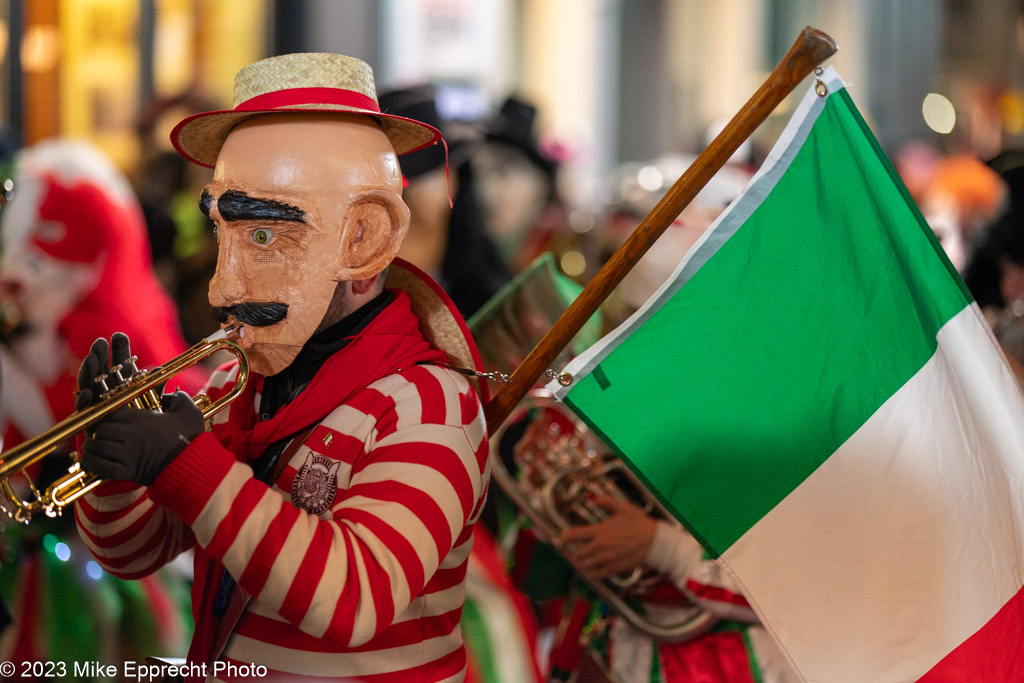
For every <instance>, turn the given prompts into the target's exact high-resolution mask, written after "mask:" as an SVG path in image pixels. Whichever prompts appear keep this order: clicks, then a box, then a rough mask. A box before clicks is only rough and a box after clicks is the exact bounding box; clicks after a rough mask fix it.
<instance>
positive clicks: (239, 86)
mask: <svg viewBox="0 0 1024 683" xmlns="http://www.w3.org/2000/svg"><path fill="white" fill-rule="evenodd" d="M233 105H234V108H233V109H227V110H219V111H208V112H202V113H199V114H193V115H192V116H189V117H188V118H186V119H184V120H183V121H181V122H180V123H179V124H178V125H177V126H175V127H174V130H173V131H171V143H172V144H173V145H174V148H175V149H176V150H178V153H179V154H181V155H182V156H183V157H185V158H186V159H188V160H189V161H194V162H195V163H197V164H200V165H202V166H210V167H212V166H213V165H214V163H215V162H216V161H217V155H218V154H219V153H220V148H221V146H222V145H223V144H224V140H225V139H226V138H227V136H228V133H230V132H231V129H232V128H234V127H235V126H237V125H238V124H239V123H241V122H242V121H245V120H246V119H250V118H253V117H255V116H262V115H266V114H275V113H278V114H279V113H285V112H334V113H351V114H366V115H369V116H372V117H374V118H376V119H377V120H378V121H379V122H380V124H381V127H382V128H383V130H384V133H385V135H387V136H388V139H389V140H391V144H392V145H394V148H395V153H396V154H406V153H408V152H414V151H416V150H418V149H423V148H424V147H427V146H429V145H432V144H434V143H436V142H438V141H439V140H440V139H441V133H440V131H438V130H437V129H436V128H434V127H433V126H429V125H427V124H425V123H422V122H420V121H415V120H413V119H409V118H405V117H403V116H395V115H393V114H388V113H385V112H381V110H380V106H379V105H378V104H377V90H376V87H375V86H374V81H373V70H372V69H371V68H370V65H369V64H367V63H366V62H364V61H362V60H360V59H356V58H355V57H346V56H345V55H337V54H331V53H327V52H302V53H295V54H287V55H280V56H277V57H269V58H267V59H262V60H260V61H258V62H254V63H253V64H250V65H249V66H246V67H244V68H242V70H240V71H239V72H238V74H237V75H236V76H235V88H234V102H233Z"/></svg>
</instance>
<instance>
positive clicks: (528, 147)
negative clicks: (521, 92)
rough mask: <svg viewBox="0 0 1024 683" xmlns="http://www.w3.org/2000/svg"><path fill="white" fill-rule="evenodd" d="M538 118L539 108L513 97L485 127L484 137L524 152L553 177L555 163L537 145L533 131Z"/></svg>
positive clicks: (506, 101)
mask: <svg viewBox="0 0 1024 683" xmlns="http://www.w3.org/2000/svg"><path fill="white" fill-rule="evenodd" d="M536 118H537V108H536V107H534V106H533V105H532V104H530V103H529V102H526V101H525V100H521V99H519V98H518V97H516V96H514V95H513V96H511V97H509V98H508V99H507V100H505V103H504V104H502V105H501V109H500V110H499V111H498V113H497V114H496V115H495V117H494V118H493V119H491V120H490V121H489V122H488V123H487V124H486V125H485V126H484V136H485V137H486V138H487V139H488V140H494V141H496V142H503V143H505V144H506V145H509V146H511V147H515V148H516V149H518V150H520V151H522V152H524V153H525V154H526V155H527V156H528V157H530V160H531V161H532V162H533V163H534V164H536V165H537V166H538V167H539V168H540V169H541V170H543V171H544V172H545V173H548V174H552V175H553V174H554V172H555V162H554V161H553V160H552V159H551V158H550V157H548V156H547V155H546V154H544V153H543V152H542V151H541V149H540V146H539V145H538V144H537V136H536V134H535V133H534V130H533V124H534V121H535V119H536Z"/></svg>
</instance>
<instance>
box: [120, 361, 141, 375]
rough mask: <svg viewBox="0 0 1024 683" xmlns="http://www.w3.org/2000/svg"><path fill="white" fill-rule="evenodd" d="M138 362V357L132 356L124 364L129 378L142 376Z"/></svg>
mask: <svg viewBox="0 0 1024 683" xmlns="http://www.w3.org/2000/svg"><path fill="white" fill-rule="evenodd" d="M138 360H139V357H138V356H132V357H130V358H129V359H128V360H126V361H125V362H124V363H123V365H124V368H125V369H126V370H127V371H128V376H129V377H135V376H136V375H138V374H140V371H139V366H138V365H136V363H137V362H138Z"/></svg>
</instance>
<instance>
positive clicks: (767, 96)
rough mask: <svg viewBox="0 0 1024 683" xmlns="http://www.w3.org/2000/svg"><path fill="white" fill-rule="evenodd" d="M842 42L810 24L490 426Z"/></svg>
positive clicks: (499, 406)
mask: <svg viewBox="0 0 1024 683" xmlns="http://www.w3.org/2000/svg"><path fill="white" fill-rule="evenodd" d="M835 52H836V44H835V41H833V40H832V38H830V37H829V36H828V35H826V34H825V33H823V32H821V31H819V30H817V29H813V28H811V27H807V28H805V29H804V30H803V31H802V32H801V33H800V37H799V38H797V40H796V42H795V43H793V46H792V47H791V48H790V49H789V52H787V53H786V56H785V57H784V58H783V59H782V61H781V62H780V63H779V65H778V66H777V67H775V70H774V71H773V72H772V73H771V75H770V76H769V77H768V80H766V81H765V82H764V84H762V85H761V87H760V88H758V90H757V92H755V93H754V95H753V97H751V98H750V99H749V100H748V101H747V103H746V104H745V105H743V108H742V109H740V110H739V112H737V114H736V115H735V116H734V117H733V118H732V120H731V121H730V122H729V124H728V125H727V126H726V127H725V128H724V129H723V130H722V132H721V133H719V134H718V136H717V137H716V138H715V139H714V140H712V141H711V144H709V145H708V146H707V148H706V149H705V150H704V151H703V152H701V153H700V156H698V157H697V158H696V160H694V162H693V164H691V165H690V167H689V168H688V169H686V171H685V172H684V173H683V175H682V176H680V177H679V180H677V181H676V182H675V184H674V185H672V187H671V188H669V190H668V192H667V193H666V194H665V196H664V197H662V198H661V201H659V202H658V204H657V206H655V207H654V209H653V210H651V212H650V213H649V214H648V215H647V217H646V218H644V219H643V221H641V222H640V225H639V226H637V228H636V230H634V231H633V234H631V235H630V236H629V237H628V238H627V239H626V241H625V243H623V245H622V246H621V247H619V248H618V250H617V251H616V252H615V253H614V254H613V255H612V257H611V258H610V259H608V261H607V262H606V263H605V264H604V266H602V267H601V270H599V271H598V273H597V275H595V276H594V278H593V279H592V280H591V281H590V282H589V283H588V284H587V286H586V287H585V288H584V289H583V291H582V292H581V293H580V295H579V296H578V297H577V298H576V300H575V301H573V302H572V304H571V305H570V306H569V308H567V309H566V311H565V312H564V313H563V314H562V315H561V317H559V318H558V320H557V321H556V322H555V324H554V325H553V326H552V327H551V329H550V330H548V332H547V334H545V335H544V337H543V338H542V339H541V340H540V342H539V343H538V344H537V346H536V347H534V349H533V350H532V351H531V352H530V353H529V355H527V356H526V358H525V359H523V362H522V363H521V364H520V365H519V367H517V368H516V369H515V371H514V372H513V373H512V376H511V377H510V378H509V381H508V383H507V384H505V385H503V386H502V387H501V389H500V390H499V391H498V393H497V394H495V395H494V398H493V399H491V401H490V403H488V404H487V406H486V408H485V409H484V412H485V415H486V417H487V428H488V431H489V432H491V433H494V432H495V431H496V430H497V429H498V427H500V426H501V424H502V423H503V422H504V421H505V420H506V419H507V418H508V416H509V414H511V412H512V410H513V409H514V408H515V407H516V405H518V403H519V402H520V401H521V400H522V399H523V397H524V396H526V394H527V393H528V392H529V391H530V389H531V388H532V387H533V385H534V384H535V383H536V382H537V380H538V379H539V378H540V376H541V375H543V374H544V372H545V370H547V368H548V367H549V366H550V364H551V363H552V362H553V361H554V359H555V358H556V357H557V356H558V354H559V353H560V352H561V350H562V349H563V348H565V346H566V345H567V344H568V343H569V342H570V341H571V340H572V338H573V337H574V336H576V333H577V332H579V331H580V328H582V327H583V325H584V323H586V321H587V320H589V319H590V316H592V315H593V314H594V312H595V311H597V309H598V307H599V306H600V305H601V303H602V302H603V301H604V300H605V299H606V298H607V297H608V295H609V294H611V293H612V290H614V289H615V287H616V285H618V284H619V282H620V281H621V280H622V278H624V277H625V276H626V273H628V272H629V271H630V270H631V269H632V268H633V266H635V265H636V264H637V262H638V261H639V260H640V258H641V257H642V256H643V255H644V254H645V253H647V250H648V249H650V247H651V245H652V244H654V242H655V240H657V239H658V238H659V237H661V234H662V233H663V232H665V230H666V229H667V228H668V226H669V225H671V224H672V221H674V220H675V218H676V216H678V215H679V214H680V213H681V212H682V210H683V209H685V208H686V207H687V205H688V204H689V203H690V202H691V201H692V200H693V198H694V197H695V196H697V193H698V192H700V191H701V189H703V187H704V186H705V185H706V184H707V183H708V182H709V181H710V180H711V178H712V177H713V176H714V175H715V173H717V172H718V171H719V169H721V168H722V166H724V165H725V163H726V162H727V161H728V160H729V158H730V157H731V156H732V155H733V153H734V152H735V151H736V150H737V149H738V148H739V146H740V145H741V144H742V143H743V141H744V140H746V139H747V138H748V137H750V136H751V135H752V134H753V132H754V130H755V129H756V128H757V127H758V126H759V125H760V124H761V123H762V122H763V121H764V120H765V119H766V118H768V115H769V114H771V113H772V111H774V109H775V108H776V107H777V106H778V105H779V104H780V103H781V102H782V100H784V99H785V98H786V96H787V95H788V94H789V93H790V92H792V91H793V89H794V88H796V87H797V85H799V84H800V82H801V81H803V79H804V78H806V77H807V76H808V75H810V74H811V73H812V72H813V71H814V69H815V68H816V67H817V66H818V65H819V64H821V63H822V62H823V61H825V60H826V59H828V58H829V57H830V56H832V55H833V54H835Z"/></svg>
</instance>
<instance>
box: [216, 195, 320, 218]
mask: <svg viewBox="0 0 1024 683" xmlns="http://www.w3.org/2000/svg"><path fill="white" fill-rule="evenodd" d="M207 198H209V201H207ZM204 201H207V211H209V206H210V204H211V203H212V201H213V200H212V197H210V196H209V193H207V192H206V190H203V197H202V198H200V200H199V206H200V209H201V208H202V207H203V202H204ZM217 210H218V211H220V217H221V218H223V219H224V220H225V221H254V220H270V221H291V222H293V223H305V222H306V212H305V211H303V210H302V209H300V208H299V207H297V206H293V205H291V204H288V203H287V202H282V201H279V200H277V199H264V198H261V197H253V196H251V195H248V194H246V193H245V192H242V191H241V190H225V191H224V193H223V194H222V195H221V196H220V197H218V198H217Z"/></svg>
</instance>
